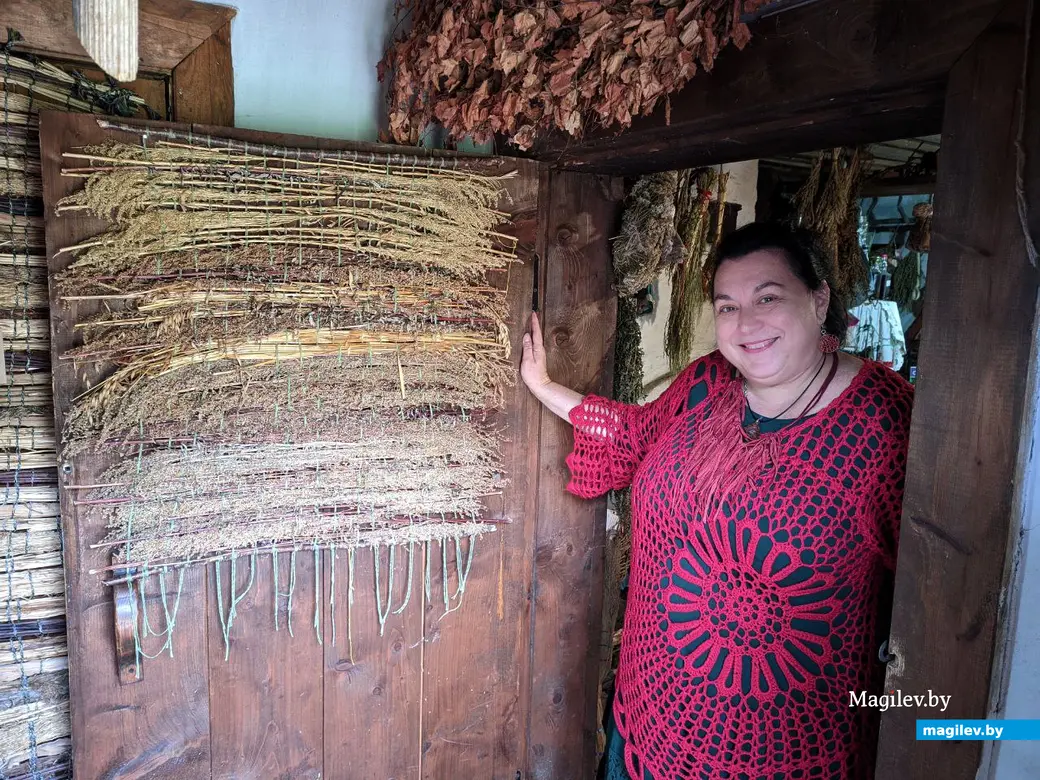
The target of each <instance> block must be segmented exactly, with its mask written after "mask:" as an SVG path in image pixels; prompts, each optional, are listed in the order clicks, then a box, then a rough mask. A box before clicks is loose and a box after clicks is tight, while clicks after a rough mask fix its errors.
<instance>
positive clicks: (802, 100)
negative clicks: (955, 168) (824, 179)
mask: <svg viewBox="0 0 1040 780" xmlns="http://www.w3.org/2000/svg"><path fill="white" fill-rule="evenodd" d="M1001 5H1003V0H950V1H949V2H944V3H936V2H934V0H907V1H906V2H902V3H892V2H889V1H888V0H844V1H841V0H826V1H825V2H816V3H813V4H811V5H807V6H804V7H801V8H798V9H796V10H792V11H789V12H787V13H784V14H779V15H776V16H774V17H771V18H769V19H765V20H762V21H760V22H757V23H756V24H755V25H754V26H753V29H752V32H753V36H754V37H753V38H752V40H751V43H750V44H748V46H747V47H746V48H745V49H744V51H738V50H736V49H733V48H730V49H727V50H726V51H724V52H722V54H720V56H719V59H718V62H717V63H716V65H715V69H714V71H713V72H712V73H710V74H706V73H701V74H698V75H696V76H694V78H693V79H692V80H691V81H690V83H689V84H687V85H686V87H685V88H684V89H683V90H681V91H680V92H678V93H676V94H675V95H673V96H672V98H671V122H670V124H668V123H666V121H665V106H664V101H661V104H660V105H659V106H658V110H657V111H655V112H654V114H653V115H652V116H649V117H636V118H635V119H634V120H633V122H632V127H631V128H629V129H628V130H625V131H623V132H621V133H616V132H614V133H606V132H600V133H593V134H590V136H589V137H588V138H587V139H586V140H584V141H582V142H578V143H575V142H573V141H571V140H568V139H561V138H558V137H557V138H552V139H549V140H548V141H547V142H545V143H543V144H541V145H540V146H538V147H536V149H535V156H536V157H537V158H538V159H540V160H544V161H546V162H550V163H553V164H555V165H557V166H559V167H563V168H569V169H574V170H583V171H591V172H597V173H614V174H626V175H632V174H641V173H647V172H650V171H656V170H667V169H674V168H683V167H689V166H694V165H703V164H709V163H722V162H732V161H736V160H746V159H755V158H758V157H761V156H765V155H776V154H786V153H793V152H801V151H809V150H813V149H821V148H827V147H831V146H838V145H843V144H858V143H865V142H868V141H879V140H887V139H890V138H900V137H906V136H910V135H926V134H929V133H935V132H937V131H938V129H939V126H940V122H941V117H942V107H943V100H944V97H945V92H944V90H945V83H946V76H947V73H948V72H949V69H950V67H951V66H952V65H953V63H954V62H956V60H957V58H958V57H959V56H960V55H961V54H962V53H963V52H964V51H965V50H966V49H967V48H968V46H970V45H971V43H972V41H974V40H975V38H976V37H977V36H978V35H979V33H980V32H981V31H982V30H984V29H985V28H986V26H987V25H988V24H989V23H990V22H991V21H992V20H993V18H994V17H995V16H996V14H997V13H998V11H999V9H1000V7H1001Z"/></svg>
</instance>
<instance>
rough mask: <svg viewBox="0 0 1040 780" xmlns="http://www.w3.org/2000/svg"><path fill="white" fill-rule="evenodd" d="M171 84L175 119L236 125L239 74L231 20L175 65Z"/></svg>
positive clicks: (172, 114)
mask: <svg viewBox="0 0 1040 780" xmlns="http://www.w3.org/2000/svg"><path fill="white" fill-rule="evenodd" d="M170 84H171V97H172V102H173V106H172V112H171V116H172V119H173V120H174V121H175V122H206V123H208V124H214V125H224V126H227V127H233V126H234V124H235V74H234V70H233V68H232V65H231V22H230V21H229V22H227V23H226V24H225V25H224V26H223V27H220V28H219V29H217V30H215V31H214V33H213V34H212V35H211V36H210V37H209V38H207V39H206V40H205V41H203V42H202V43H201V44H199V46H198V48H196V49H195V50H194V51H192V52H191V54H189V55H188V56H187V57H185V58H184V60H183V61H182V62H180V63H179V64H178V65H176V66H175V67H174V69H173V75H172V76H171V77H170ZM164 116H165V114H164Z"/></svg>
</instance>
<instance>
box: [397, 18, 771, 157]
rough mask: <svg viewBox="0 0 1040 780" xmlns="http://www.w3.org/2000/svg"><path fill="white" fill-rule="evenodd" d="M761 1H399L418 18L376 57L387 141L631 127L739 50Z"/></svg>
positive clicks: (521, 138)
mask: <svg viewBox="0 0 1040 780" xmlns="http://www.w3.org/2000/svg"><path fill="white" fill-rule="evenodd" d="M765 2H767V0H737V2H734V0H700V1H699V2H687V1H685V0H664V1H663V2H658V3H652V4H651V3H645V2H640V1H639V0H617V1H616V2H612V3H599V2H571V3H550V2H547V0H536V2H533V3H532V2H520V1H519V0H507V1H506V2H492V1H491V0H466V2H462V3H457V2H447V0H400V1H399V2H398V5H397V15H398V17H401V16H403V15H405V14H407V15H408V16H409V17H410V22H411V25H410V28H409V29H408V31H407V32H406V33H405V34H404V35H403V36H402V37H401V38H399V39H398V40H396V41H395V42H394V43H393V44H392V45H391V46H390V48H389V49H388V51H387V52H386V55H385V56H384V58H383V60H382V62H380V64H379V76H380V80H383V79H384V78H386V77H387V75H390V85H389V90H388V96H387V100H388V103H389V115H390V137H391V138H392V139H393V140H395V141H397V142H398V143H404V144H416V143H418V141H419V138H420V134H421V133H422V132H423V131H424V129H425V128H426V126H427V125H428V124H429V123H430V122H432V121H435V120H436V121H438V122H440V123H441V124H443V126H444V127H445V128H446V129H447V130H448V132H449V133H450V134H451V135H452V136H453V137H454V138H456V139H459V138H463V137H464V136H467V135H469V136H472V137H473V138H474V139H475V140H477V141H478V142H483V141H486V140H488V139H490V138H491V137H492V136H493V135H494V134H495V133H501V134H504V135H506V136H507V137H509V139H510V140H511V141H512V142H513V143H514V144H516V145H517V146H519V147H520V148H521V149H527V148H530V147H531V145H532V144H533V143H534V141H535V139H536V138H537V137H538V136H540V135H542V134H544V133H545V132H547V131H549V130H552V129H556V130H562V131H564V132H566V133H568V134H570V135H571V136H575V137H579V136H581V135H582V133H583V132H584V131H585V130H586V129H587V128H588V127H589V126H590V125H594V124H595V125H599V126H601V127H620V128H624V127H628V126H629V125H630V124H631V122H632V117H633V116H637V115H639V114H649V113H650V112H651V111H653V109H654V107H655V106H656V105H657V103H658V101H659V100H661V99H662V98H666V96H667V95H669V94H670V93H672V92H674V91H676V90H678V89H679V88H681V87H682V86H683V85H684V84H685V83H686V82H687V81H688V80H689V79H690V78H691V77H692V76H693V75H694V74H696V72H697V69H698V66H700V68H702V69H704V70H707V71H710V70H711V69H712V66H713V65H714V63H715V58H716V56H717V55H718V53H719V51H721V50H722V49H723V48H725V47H726V46H727V45H728V44H729V43H731V42H732V43H734V44H735V45H736V46H737V47H738V48H743V47H744V45H745V44H746V43H747V42H748V40H749V39H750V33H749V32H748V28H747V26H746V25H744V24H743V23H741V21H740V15H741V12H742V11H744V12H747V11H752V10H754V9H755V8H757V7H759V6H761V5H764V4H765Z"/></svg>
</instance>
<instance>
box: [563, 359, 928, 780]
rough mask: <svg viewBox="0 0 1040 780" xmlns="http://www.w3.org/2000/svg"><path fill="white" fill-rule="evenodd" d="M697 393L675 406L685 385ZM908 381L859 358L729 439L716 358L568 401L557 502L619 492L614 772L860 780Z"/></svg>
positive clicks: (898, 493) (723, 379) (736, 411)
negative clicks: (833, 389)
mask: <svg viewBox="0 0 1040 780" xmlns="http://www.w3.org/2000/svg"><path fill="white" fill-rule="evenodd" d="M699 382H704V383H705V384H706V385H707V396H706V397H704V398H703V400H702V401H700V402H699V403H696V404H694V405H693V408H687V407H688V405H689V404H688V398H690V390H691V388H693V387H694V386H695V385H696V384H697V383H699ZM912 400H913V389H912V387H911V385H910V384H909V383H907V382H906V381H905V380H904V379H903V378H902V377H900V376H899V375H898V374H896V373H895V372H893V371H892V370H891V369H889V368H887V367H885V366H883V365H882V364H880V363H877V362H875V361H871V360H867V361H865V362H864V365H863V366H862V367H861V369H860V371H859V372H858V374H857V375H856V377H855V378H854V379H853V381H852V383H851V385H850V386H849V387H848V388H846V389H845V390H844V391H843V392H842V393H841V394H840V395H839V396H838V397H837V398H835V399H834V401H832V402H831V403H830V404H828V405H827V406H826V407H825V408H823V409H822V410H820V411H818V412H816V413H815V414H813V415H811V416H809V417H807V418H805V419H803V420H801V421H799V422H796V423H793V424H791V425H789V426H787V427H785V428H783V429H782V430H779V431H776V432H774V433H763V434H762V435H761V436H760V437H759V438H758V439H756V440H753V441H745V439H744V437H743V435H742V433H741V429H740V423H741V422H742V418H743V414H744V400H743V395H742V392H741V387H740V382H739V380H737V379H735V378H734V375H733V370H732V368H731V366H730V364H729V363H728V362H727V361H726V360H725V358H723V357H722V355H721V353H719V352H713V353H712V354H710V355H708V356H706V357H704V358H701V359H700V360H697V361H696V362H694V363H693V364H692V365H690V366H689V368H687V369H686V370H685V371H684V372H683V373H682V374H680V375H679V376H678V377H676V379H675V380H674V381H673V383H672V384H671V385H670V386H669V388H668V390H666V391H665V392H664V394H663V395H662V396H661V397H660V398H658V399H657V400H655V401H653V402H651V403H649V404H646V405H645V406H634V405H628V404H622V403H618V402H616V401H611V400H609V399H606V398H601V397H599V396H594V395H590V396H586V397H585V399H584V400H583V401H582V403H581V404H579V405H578V406H577V407H575V408H574V409H573V410H572V411H571V414H570V419H571V422H572V423H573V424H574V451H573V452H572V453H571V454H570V455H569V456H568V457H567V465H568V466H569V467H570V470H571V476H572V479H571V482H570V484H569V485H568V488H567V489H568V490H569V491H570V492H572V493H574V494H576V495H578V496H582V497H585V498H591V497H594V496H599V495H602V494H603V493H605V492H606V491H608V490H611V489H620V488H623V487H625V486H627V485H629V484H631V485H632V487H633V490H632V510H633V511H632V517H633V521H632V526H633V527H632V534H633V538H632V559H631V560H632V562H631V571H630V575H629V593H628V606H627V610H626V613H625V621H624V632H623V640H622V643H621V660H620V665H619V668H618V674H617V695H616V698H615V708H614V715H615V720H616V721H617V724H618V729H619V731H620V732H621V735H622V736H623V737H624V738H625V740H626V746H625V760H626V764H627V766H628V770H629V773H630V775H631V777H632V778H635V779H636V780H642V778H643V776H644V775H643V769H644V768H645V769H646V770H648V771H649V773H650V775H651V776H652V777H653V778H654V780H669V779H670V778H689V779H691V780H723V779H724V778H728V779H730V780H738V778H739V779H742V780H759V779H761V780H797V779H798V778H806V779H808V778H813V779H818V780H853V779H855V780H864V779H868V778H872V777H873V767H874V750H875V745H876V728H877V716H878V714H877V712H876V711H875V710H867V709H864V708H855V707H851V706H850V698H849V693H850V691H871V692H875V693H876V692H880V687H881V685H882V683H883V674H884V667H883V665H882V664H881V663H880V662H879V661H878V659H877V648H878V644H879V642H880V637H878V636H876V622H877V619H876V613H877V609H878V593H879V586H880V580H881V576H880V575H881V569H882V568H888V569H893V568H894V566H895V552H896V542H897V539H898V529H899V519H900V511H901V503H902V496H903V482H904V475H905V470H906V450H907V443H908V432H909V423H910V410H911V405H912Z"/></svg>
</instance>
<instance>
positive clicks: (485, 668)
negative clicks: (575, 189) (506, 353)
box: [373, 162, 542, 780]
mask: <svg viewBox="0 0 1040 780" xmlns="http://www.w3.org/2000/svg"><path fill="white" fill-rule="evenodd" d="M517 168H518V174H519V175H518V176H517V177H516V178H514V179H511V180H509V182H508V185H507V197H506V198H505V199H504V201H503V204H502V206H501V208H503V210H505V211H508V212H509V215H510V218H509V223H507V224H506V225H505V226H503V227H502V228H500V229H501V230H502V231H503V232H505V233H509V234H510V235H514V236H516V237H517V238H518V239H519V254H520V256H521V259H522V260H523V263H522V264H520V263H517V264H514V265H513V266H511V267H510V268H509V270H508V273H507V274H503V275H501V276H503V277H505V278H499V279H496V280H495V281H496V283H500V284H505V285H507V289H508V305H509V318H510V343H511V356H512V360H513V363H514V365H515V366H516V367H517V370H518V371H519V366H520V355H521V347H520V343H521V339H522V337H523V333H524V329H525V328H526V325H527V318H528V316H529V313H530V308H531V296H532V289H533V285H534V269H535V266H536V264H537V263H536V261H535V259H534V256H535V254H536V253H537V244H538V241H539V234H540V231H541V225H540V222H539V219H540V216H541V215H542V209H541V205H542V201H541V191H540V184H541V182H540V170H541V166H538V165H537V164H534V163H529V162H518V163H517ZM540 415H541V410H540V404H538V402H537V401H535V400H534V399H533V398H532V397H531V396H530V394H529V393H528V392H527V390H526V389H525V388H524V387H523V385H522V384H520V383H519V382H518V383H517V385H516V386H515V387H514V388H512V391H511V393H510V394H509V395H508V396H507V403H506V405H505V407H504V408H503V409H502V410H501V411H500V413H498V415H497V416H496V424H499V425H501V426H502V428H503V431H504V442H503V458H504V461H503V468H504V469H505V471H506V474H507V476H508V478H509V483H508V485H507V486H506V488H505V490H504V492H503V494H502V495H501V496H498V497H493V498H491V499H489V500H488V501H487V502H486V504H487V511H488V515H489V517H492V518H494V519H496V520H498V521H500V525H499V526H498V528H497V530H496V531H495V532H493V533H490V534H487V535H485V536H484V537H482V538H481V539H480V540H478V542H477V548H476V553H475V556H474V560H473V564H472V570H471V573H470V576H469V579H468V581H467V583H466V589H465V595H464V598H463V601H462V606H461V608H460V609H459V610H458V611H453V612H451V613H450V614H445V609H444V599H443V584H444V581H443V578H442V574H441V565H442V564H441V561H442V559H441V557H440V553H441V547H440V545H432V546H431V553H432V561H433V566H432V576H431V599H430V600H429V603H427V604H426V605H425V608H424V613H425V644H424V647H425V652H424V654H423V659H422V666H423V700H422V708H423V710H422V777H423V778H430V780H440V778H448V777H451V778H455V777H458V778H463V777H474V778H478V777H479V778H493V779H494V780H514V779H515V778H516V777H517V776H518V773H519V776H526V772H525V766H524V765H525V760H526V732H527V719H528V706H529V673H528V671H527V663H528V661H529V654H528V647H529V644H528V643H529V617H530V608H529V604H530V598H529V594H530V579H531V550H532V549H533V542H534V533H535V501H536V499H535V490H536V487H537V485H536V482H537V480H536V475H537V468H536V467H537V457H538V451H537V448H536V447H535V446H533V444H532V442H535V441H537V436H538V425H539V418H540ZM463 544H464V545H465V543H463ZM463 551H464V555H465V546H464V547H463ZM447 558H448V566H449V572H450V576H449V587H450V592H454V589H455V584H456V578H455V550H454V547H453V545H452V544H449V546H448V550H447ZM373 776H375V775H373Z"/></svg>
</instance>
